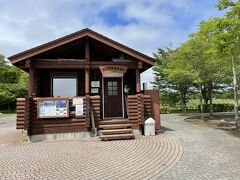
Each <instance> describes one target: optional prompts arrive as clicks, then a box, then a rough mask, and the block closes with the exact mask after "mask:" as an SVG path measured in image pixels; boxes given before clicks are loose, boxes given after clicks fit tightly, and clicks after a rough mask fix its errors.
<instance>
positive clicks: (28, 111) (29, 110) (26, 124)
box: [24, 96, 33, 135]
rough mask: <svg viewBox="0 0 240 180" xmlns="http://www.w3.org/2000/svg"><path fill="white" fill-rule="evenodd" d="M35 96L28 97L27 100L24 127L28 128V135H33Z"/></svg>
mask: <svg viewBox="0 0 240 180" xmlns="http://www.w3.org/2000/svg"><path fill="white" fill-rule="evenodd" d="M32 109H33V98H32V97H31V96H29V97H27V98H26V102H25V117H24V121H25V122H24V129H25V130H27V135H31V121H32V117H33V115H32V113H33V112H32Z"/></svg>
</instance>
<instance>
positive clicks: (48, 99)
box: [37, 98, 70, 119]
mask: <svg viewBox="0 0 240 180" xmlns="http://www.w3.org/2000/svg"><path fill="white" fill-rule="evenodd" d="M44 101H66V104H67V114H66V115H56V116H39V110H40V107H39V106H40V103H41V102H44ZM69 108H70V106H69V98H38V99H37V118H38V119H50V118H68V117H69Z"/></svg>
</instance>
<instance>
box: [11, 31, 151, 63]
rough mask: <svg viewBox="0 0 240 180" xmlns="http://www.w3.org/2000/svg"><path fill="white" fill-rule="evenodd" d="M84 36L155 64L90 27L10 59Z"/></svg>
mask: <svg viewBox="0 0 240 180" xmlns="http://www.w3.org/2000/svg"><path fill="white" fill-rule="evenodd" d="M83 37H91V38H93V39H95V40H97V41H100V42H102V43H104V44H107V45H108V46H110V47H112V48H115V49H117V50H119V51H122V52H124V53H126V54H128V55H130V56H132V57H134V58H136V59H139V60H140V61H143V62H145V63H147V64H150V65H153V64H154V63H155V60H154V59H153V58H151V57H149V56H147V55H145V54H143V53H140V52H138V51H136V50H134V49H132V48H129V47H127V46H125V45H123V44H120V43H118V42H116V41H114V40H112V39H110V38H108V37H106V36H103V35H101V34H99V33H97V32H95V31H93V30H91V29H88V28H85V29H82V30H80V31H78V32H75V33H72V34H69V35H67V36H64V37H61V38H59V39H56V40H53V41H50V42H48V43H45V44H42V45H40V46H37V47H34V48H32V49H29V50H26V51H23V52H21V53H18V54H15V55H13V56H10V57H8V59H9V60H10V62H11V63H12V64H15V63H17V62H19V61H22V60H25V59H28V58H31V57H33V56H35V55H38V54H40V53H43V52H45V51H48V50H50V49H53V48H56V47H59V46H62V45H64V44H66V43H69V42H72V41H74V40H77V39H80V38H83Z"/></svg>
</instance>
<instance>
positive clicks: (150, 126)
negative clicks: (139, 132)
mask: <svg viewBox="0 0 240 180" xmlns="http://www.w3.org/2000/svg"><path fill="white" fill-rule="evenodd" d="M144 135H145V136H155V120H154V119H153V118H148V119H147V120H146V121H145V123H144Z"/></svg>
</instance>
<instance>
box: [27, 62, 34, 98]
mask: <svg viewBox="0 0 240 180" xmlns="http://www.w3.org/2000/svg"><path fill="white" fill-rule="evenodd" d="M25 66H26V67H27V68H28V70H29V81H28V95H29V96H32V97H36V84H35V78H36V77H35V76H36V70H35V69H34V68H33V66H32V62H31V60H30V59H27V60H26V62H25Z"/></svg>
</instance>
